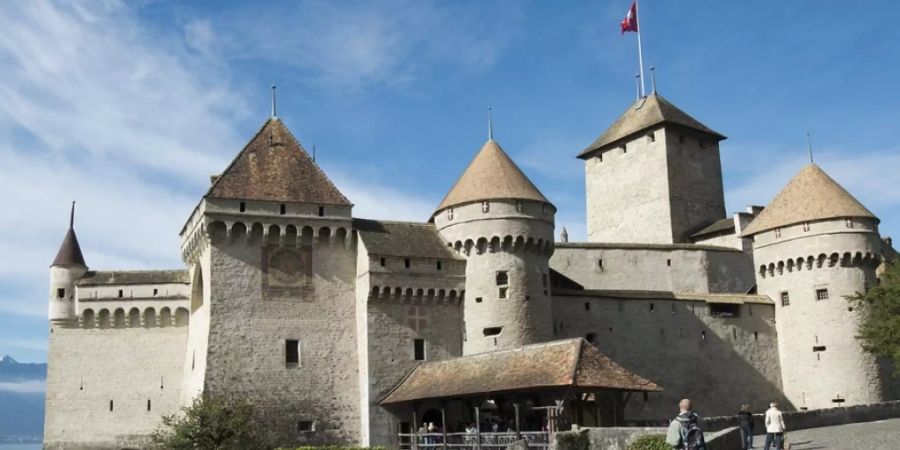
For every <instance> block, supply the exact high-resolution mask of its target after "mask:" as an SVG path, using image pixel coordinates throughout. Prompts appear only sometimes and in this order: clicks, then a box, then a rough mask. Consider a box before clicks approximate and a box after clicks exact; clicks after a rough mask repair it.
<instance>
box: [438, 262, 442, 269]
mask: <svg viewBox="0 0 900 450" xmlns="http://www.w3.org/2000/svg"><path fill="white" fill-rule="evenodd" d="M441 269H443V267H442V266H441V262H440V261H438V262H437V270H441Z"/></svg>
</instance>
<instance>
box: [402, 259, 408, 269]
mask: <svg viewBox="0 0 900 450" xmlns="http://www.w3.org/2000/svg"><path fill="white" fill-rule="evenodd" d="M403 266H404V267H406V268H407V269H409V258H406V259H404V260H403Z"/></svg>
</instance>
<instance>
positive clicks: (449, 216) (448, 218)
mask: <svg viewBox="0 0 900 450" xmlns="http://www.w3.org/2000/svg"><path fill="white" fill-rule="evenodd" d="M447 220H453V208H449V209H448V210H447Z"/></svg>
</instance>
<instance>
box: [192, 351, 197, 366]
mask: <svg viewBox="0 0 900 450" xmlns="http://www.w3.org/2000/svg"><path fill="white" fill-rule="evenodd" d="M196 365H197V350H194V351H193V352H192V353H191V370H194V367H195V366H196Z"/></svg>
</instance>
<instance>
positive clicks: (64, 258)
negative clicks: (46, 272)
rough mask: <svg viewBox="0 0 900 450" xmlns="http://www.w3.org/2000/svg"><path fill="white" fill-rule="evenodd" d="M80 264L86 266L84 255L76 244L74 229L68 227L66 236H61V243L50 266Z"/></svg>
mask: <svg viewBox="0 0 900 450" xmlns="http://www.w3.org/2000/svg"><path fill="white" fill-rule="evenodd" d="M68 265H81V266H85V267H87V264H85V262H84V255H82V254H81V246H80V245H78V237H77V236H75V230H74V229H73V228H71V227H69V231H68V232H66V237H65V238H63V241H62V245H60V246H59V251H58V252H57V253H56V258H54V259H53V264H51V266H68Z"/></svg>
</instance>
